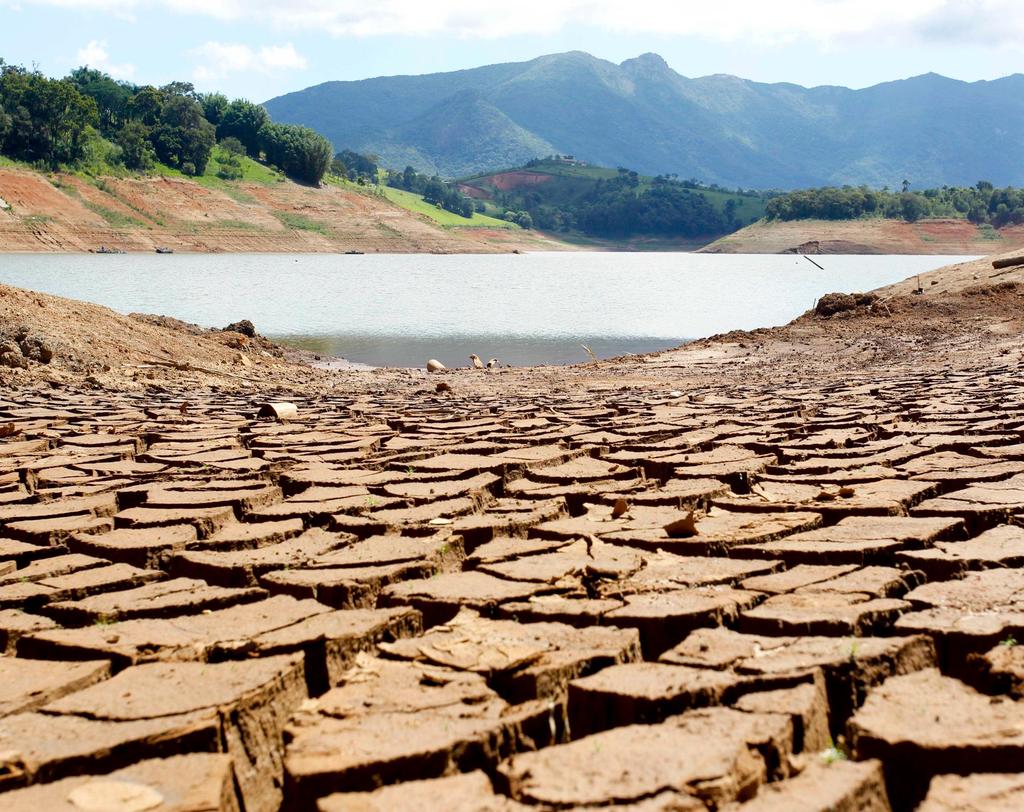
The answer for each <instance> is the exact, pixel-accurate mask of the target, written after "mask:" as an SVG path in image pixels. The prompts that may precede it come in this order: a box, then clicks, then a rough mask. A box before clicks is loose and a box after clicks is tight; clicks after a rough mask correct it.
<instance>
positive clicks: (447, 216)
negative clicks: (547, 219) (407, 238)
mask: <svg viewBox="0 0 1024 812" xmlns="http://www.w3.org/2000/svg"><path fill="white" fill-rule="evenodd" d="M382 188H383V190H384V197H386V198H387V199H388V200H390V201H391V202H392V203H394V204H395V205H397V206H401V207H402V208H403V209H406V210H407V211H411V212H415V213H416V214H424V215H426V216H427V217H429V218H430V219H431V220H433V221H434V222H435V223H437V224H438V225H442V226H445V227H446V228H451V227H461V228H507V229H516V228H519V226H517V225H516V224H515V223H509V222H506V221H505V220H498V219H497V218H495V217H488V216H487V215H485V214H479V213H477V212H473V216H472V217H470V218H468V219H467V218H465V217H463V216H462V215H459V214H455V213H454V212H450V211H446V210H445V209H441V208H438V207H437V206H435V205H434V204H433V203H428V202H427V201H426V200H424V199H423V198H422V196H420V195H417V194H414V193H413V192H407V191H405V190H404V189H394V188H392V187H390V186H384V187H382Z"/></svg>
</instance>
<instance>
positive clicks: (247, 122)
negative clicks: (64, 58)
mask: <svg viewBox="0 0 1024 812" xmlns="http://www.w3.org/2000/svg"><path fill="white" fill-rule="evenodd" d="M97 142H102V146H103V147H104V153H105V154H104V158H105V160H107V161H108V162H111V163H116V164H120V165H123V166H124V167H125V168H126V169H129V170H132V171H146V170H148V169H150V168H152V167H153V165H154V163H155V162H156V161H160V162H162V163H164V164H166V165H168V166H171V167H173V168H175V169H178V170H180V171H181V172H183V173H184V174H186V175H202V174H203V173H204V172H205V171H206V167H207V164H208V163H209V160H210V156H211V154H212V151H213V148H214V146H215V145H216V144H217V143H218V142H220V143H221V144H223V145H224V146H225V148H226V151H227V154H228V156H229V157H228V158H227V160H226V162H225V166H224V167H222V170H221V172H222V173H223V174H222V176H227V177H232V176H234V177H241V174H242V173H241V164H240V161H239V156H241V155H248V156H249V157H251V158H254V159H256V160H265V161H266V162H267V163H268V164H270V165H272V166H275V167H277V168H278V169H280V170H281V171H282V172H284V173H285V174H286V175H288V176H289V177H292V178H294V179H296V180H300V181H304V182H306V183H314V184H315V183H319V182H320V180H321V179H322V178H323V176H324V174H325V173H326V172H327V170H328V169H329V168H330V165H331V160H332V152H333V150H332V148H331V144H330V142H329V141H328V140H327V139H326V138H324V137H323V136H322V135H320V134H319V133H317V132H316V131H314V130H311V129H310V128H308V127H301V126H298V125H293V124H278V123H275V122H273V121H271V120H270V116H269V114H268V113H267V111H266V110H265V109H264V108H263V107H261V106H260V105H258V104H253V103H252V102H249V101H247V100H245V99H235V100H233V101H229V100H228V98H227V96H225V95H224V94H222V93H198V92H196V90H195V87H194V86H193V85H192V84H191V83H189V82H171V83H170V84H167V85H164V86H163V87H154V86H153V85H136V84H133V83H131V82H125V81H117V80H115V79H113V78H111V77H110V76H108V75H107V74H105V73H103V72H102V71H98V70H95V69H93V68H88V67H81V68H77V69H75V70H73V71H72V72H71V73H70V74H69V75H68V76H66V77H64V78H63V79H51V78H49V77H47V76H44V75H43V74H42V73H40V72H39V71H37V70H28V69H26V68H24V67H21V66H18V65H8V64H6V63H5V62H4V61H3V60H2V59H0V154H3V155H6V156H8V157H10V158H15V159H17V160H21V161H26V162H28V163H32V164H35V165H39V166H42V167H46V168H50V169H57V168H60V167H75V166H76V165H79V164H80V163H81V162H82V161H83V160H85V159H86V158H87V155H88V153H89V150H90V148H91V147H92V148H95V146H96V143H97ZM232 156H233V157H232Z"/></svg>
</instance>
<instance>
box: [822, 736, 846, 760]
mask: <svg viewBox="0 0 1024 812" xmlns="http://www.w3.org/2000/svg"><path fill="white" fill-rule="evenodd" d="M846 759H847V756H846V751H845V750H843V748H842V741H841V740H840V742H839V744H836V743H835V742H834V741H832V740H831V739H829V745H828V747H826V748H825V749H824V750H822V751H821V760H822V761H823V762H825V764H835V763H836V762H837V761H846Z"/></svg>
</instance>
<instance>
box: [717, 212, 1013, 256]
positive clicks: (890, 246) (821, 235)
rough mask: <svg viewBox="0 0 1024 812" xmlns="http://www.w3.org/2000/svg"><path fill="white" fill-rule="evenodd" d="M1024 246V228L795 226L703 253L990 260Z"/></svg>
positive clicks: (720, 243) (736, 237) (762, 226)
mask: <svg viewBox="0 0 1024 812" xmlns="http://www.w3.org/2000/svg"><path fill="white" fill-rule="evenodd" d="M1021 246H1024V226H1010V227H1007V228H1004V229H1000V230H995V229H992V228H988V227H985V228H979V227H977V226H975V225H973V224H971V223H968V222H967V221H966V220H922V221H920V222H917V223H904V222H900V221H897V220H881V219H879V220H847V221H839V222H836V221H831V220H793V221H789V222H771V223H765V222H761V223H754V224H753V225H751V226H747V227H746V228H743V229H740V230H739V231H737V232H736V233H734V234H729V235H727V236H725V237H722V238H721V239H720V240H717V241H715V242H713V243H712V244H711V245H708V246H706V247H705V248H702V249H701V251H702V252H704V253H717V254H787V253H800V254H952V255H959V256H971V255H981V256H984V255H988V254H994V253H999V252H1003V251H1010V250H1013V249H1014V248H1018V247H1021Z"/></svg>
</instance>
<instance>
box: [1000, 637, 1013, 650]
mask: <svg viewBox="0 0 1024 812" xmlns="http://www.w3.org/2000/svg"><path fill="white" fill-rule="evenodd" d="M999 645H1001V646H1006V647H1007V648H1013V647H1014V646H1015V645H1017V638H1016V637H1014V636H1013V635H1012V634H1010V635H1007V637H1006V639H1005V640H1002V641H1000V643H999Z"/></svg>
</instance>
